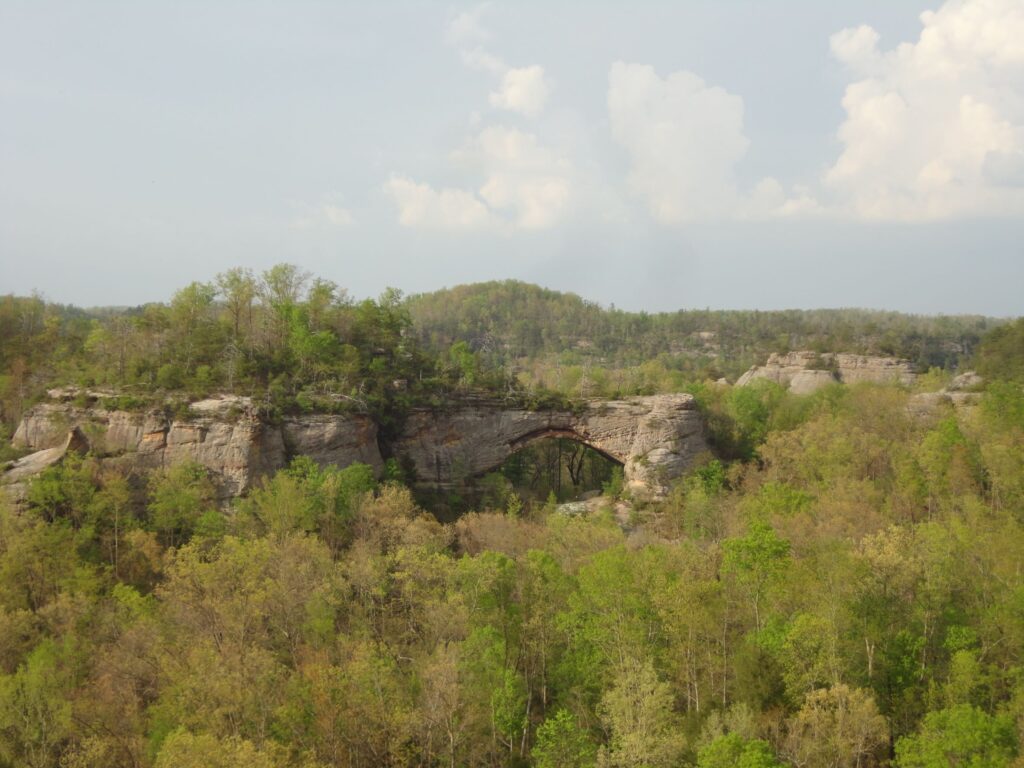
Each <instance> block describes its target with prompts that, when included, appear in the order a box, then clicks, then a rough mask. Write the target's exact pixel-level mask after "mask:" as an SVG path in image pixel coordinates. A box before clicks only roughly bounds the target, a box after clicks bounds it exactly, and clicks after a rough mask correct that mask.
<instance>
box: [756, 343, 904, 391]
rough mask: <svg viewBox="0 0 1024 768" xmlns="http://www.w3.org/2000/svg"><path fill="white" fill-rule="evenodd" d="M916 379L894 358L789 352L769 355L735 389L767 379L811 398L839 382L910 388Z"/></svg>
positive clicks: (901, 361)
mask: <svg viewBox="0 0 1024 768" xmlns="http://www.w3.org/2000/svg"><path fill="white" fill-rule="evenodd" d="M915 378H916V374H915V373H914V369H913V366H912V365H911V364H910V362H909V361H907V360H899V359H897V358H894V357H872V356H868V355H850V354H845V353H837V354H833V353H831V352H826V353H824V354H820V355H819V354H818V353H816V352H790V353H788V354H785V355H780V354H772V355H769V357H768V360H767V362H765V364H764V365H756V366H754V367H753V368H751V369H750V370H749V371H747V372H746V373H744V374H743V375H742V376H740V378H739V379H738V380H737V381H736V386H738V387H742V386H746V385H747V384H749V383H750V382H752V381H754V380H755V379H768V380H769V381H774V382H775V383H776V384H778V385H780V386H782V387H786V388H787V389H789V390H790V391H791V392H793V393H795V394H798V395H809V394H811V393H812V392H816V391H817V390H819V389H821V388H822V387H824V386H826V385H827V384H831V383H834V382H837V381H838V382H842V383H843V384H858V383H860V382H870V383H873V384H904V385H910V384H913V383H914V379H915Z"/></svg>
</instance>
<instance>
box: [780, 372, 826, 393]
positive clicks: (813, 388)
mask: <svg viewBox="0 0 1024 768" xmlns="http://www.w3.org/2000/svg"><path fill="white" fill-rule="evenodd" d="M836 381H838V379H837V378H836V376H835V374H834V373H832V371H808V370H804V371H797V372H796V373H794V374H793V377H792V378H791V379H790V380H789V391H790V392H792V393H793V394H794V395H810V394H812V393H814V392H817V391H818V390H819V389H821V388H822V387H824V386H826V385H828V384H835V383H836Z"/></svg>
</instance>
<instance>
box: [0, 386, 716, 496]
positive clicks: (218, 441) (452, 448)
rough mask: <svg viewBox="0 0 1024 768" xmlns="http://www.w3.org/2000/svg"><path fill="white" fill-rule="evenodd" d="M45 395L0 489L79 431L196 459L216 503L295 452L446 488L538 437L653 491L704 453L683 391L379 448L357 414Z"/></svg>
mask: <svg viewBox="0 0 1024 768" xmlns="http://www.w3.org/2000/svg"><path fill="white" fill-rule="evenodd" d="M56 399H57V400H58V402H49V403H43V404H41V405H38V406H36V407H34V408H32V409H31V410H30V411H28V412H27V413H26V414H25V416H24V417H23V419H22V421H21V423H20V425H19V426H18V430H17V432H16V434H15V436H14V442H15V444H16V445H18V446H21V447H23V448H27V449H29V450H32V451H36V452H37V453H36V454H33V456H30V457H26V458H25V459H23V460H22V463H19V464H17V465H15V466H14V467H10V468H8V471H7V472H6V473H5V474H4V475H3V478H2V481H3V482H4V483H6V484H12V483H22V482H24V480H25V479H26V478H27V477H29V476H30V475H31V474H33V473H34V472H38V471H41V470H42V469H43V468H45V467H46V466H49V465H51V464H53V463H54V462H56V461H59V460H60V458H61V457H62V456H63V455H64V452H65V451H66V450H68V449H69V448H71V447H74V446H73V444H72V443H71V442H69V437H68V436H69V434H76V435H79V438H78V446H79V447H80V448H82V449H86V450H91V451H92V452H93V453H95V454H97V455H98V456H100V457H101V458H103V460H104V461H108V462H112V463H117V464H122V465H124V464H127V465H128V466H130V467H131V468H138V469H157V468H160V467H165V466H169V465H172V464H175V463H177V462H180V461H185V460H190V461H196V462H198V463H200V464H202V465H203V466H205V467H206V468H207V469H209V470H210V472H211V474H212V476H213V477H214V478H215V480H216V481H217V485H218V488H219V491H220V493H221V495H222V496H223V497H224V498H228V497H231V496H237V495H239V494H242V493H245V492H246V491H247V490H248V489H249V488H251V487H252V486H253V485H254V484H255V483H256V482H257V480H258V479H259V478H260V477H262V476H264V475H267V474H269V473H272V472H274V471H275V470H277V469H279V468H281V467H283V466H285V465H286V464H287V463H288V461H289V460H290V459H291V458H292V457H293V456H297V455H306V456H310V457H312V458H313V459H314V460H316V461H317V462H319V463H320V464H323V465H328V464H332V465H336V466H347V465H349V464H352V463H354V462H363V463H365V464H369V465H370V466H372V467H374V469H377V470H379V469H381V468H382V466H383V463H384V462H383V458H382V450H381V448H382V447H383V449H384V453H385V454H387V455H392V456H395V457H397V458H399V459H401V460H403V463H405V464H406V465H409V466H411V467H412V468H413V469H414V471H415V473H416V480H417V482H418V483H420V484H421V485H424V486H434V487H438V488H447V487H454V486H457V485H459V484H461V483H464V482H466V481H467V480H468V479H470V478H472V477H475V476H478V475H480V474H482V473H485V472H488V471H491V470H493V469H496V468H497V467H499V466H500V465H501V464H502V462H504V461H505V459H507V458H508V457H509V456H510V455H511V454H512V453H514V452H515V451H517V450H519V449H520V448H521V447H523V446H525V445H527V444H529V443H530V442H532V441H534V440H538V439H541V438H545V437H567V438H570V439H573V440H577V441H579V442H582V443H585V444H587V445H590V446H592V447H593V448H595V449H596V450H598V451H600V452H601V453H603V454H605V455H606V456H608V457H609V458H611V459H613V460H614V461H617V462H619V463H621V464H622V465H623V467H624V474H625V479H626V481H627V484H628V485H629V487H630V488H632V489H633V490H634V491H638V492H648V493H651V494H658V493H661V492H662V491H663V490H664V489H665V487H666V485H667V483H668V482H669V481H671V480H672V479H674V478H676V477H679V476H680V475H681V474H682V473H683V472H684V471H685V470H686V469H687V468H688V467H689V466H690V465H691V464H692V463H693V461H694V460H695V458H696V456H697V455H698V454H700V453H701V452H703V451H705V450H707V444H706V442H705V438H704V424H703V420H702V418H701V415H700V414H699V412H698V411H697V409H696V403H695V401H694V399H693V397H692V396H690V395H683V394H676V395H657V396H652V397H634V398H629V399H626V400H616V401H599V400H595V401H591V402H588V403H586V404H585V406H584V407H582V408H581V409H579V410H577V411H530V410H526V409H523V408H519V407H513V406H510V405H507V404H505V403H503V402H502V401H500V400H495V399H488V398H462V399H458V400H454V401H452V402H451V403H449V404H448V405H447V406H446V407H445V408H442V409H435V410H414V411H412V412H411V413H409V414H408V416H407V418H406V420H405V424H404V428H403V429H402V430H401V431H400V433H399V434H398V435H397V436H395V437H394V438H393V439H392V440H391V441H390V442H389V443H388V444H387V445H384V446H381V445H380V444H379V443H380V441H379V439H378V430H377V425H376V424H375V423H374V421H373V420H372V419H371V418H370V417H369V416H366V415H363V414H340V415H338V414H330V415H328V414H310V415H302V416H295V417H290V418H286V419H284V420H283V421H281V422H280V423H270V422H268V421H266V420H264V419H261V418H260V417H259V416H258V414H257V413H256V411H255V410H254V409H253V407H252V404H251V403H250V402H249V401H248V400H247V399H245V398H238V397H221V398H212V399H210V400H204V401H200V402H196V403H192V404H191V405H190V406H189V408H188V411H187V413H185V414H183V415H181V416H175V417H169V416H168V415H166V414H165V413H164V412H163V411H161V410H150V411H146V412H128V411H118V410H112V411H111V410H106V409H105V408H99V407H81V406H77V405H74V404H72V403H70V402H62V401H61V400H62V399H64V400H66V398H56Z"/></svg>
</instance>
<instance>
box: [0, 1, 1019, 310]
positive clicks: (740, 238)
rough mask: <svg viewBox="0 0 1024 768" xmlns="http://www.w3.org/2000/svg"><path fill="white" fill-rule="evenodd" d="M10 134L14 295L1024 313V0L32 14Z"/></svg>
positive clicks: (72, 7)
mask: <svg viewBox="0 0 1024 768" xmlns="http://www.w3.org/2000/svg"><path fill="white" fill-rule="evenodd" d="M0 114H2V115H3V116H4V118H3V120H0V292H12V291H13V292H16V293H27V292H29V291H32V290H38V291H40V292H42V293H43V294H44V295H45V296H47V297H48V298H50V299H52V300H55V301H61V302H72V303H77V304H83V305H95V304H129V303H140V302H143V301H152V300H166V299H167V298H169V297H170V295H171V294H172V292H173V291H174V290H175V289H176V288H178V287H181V286H183V285H184V284H186V283H188V282H190V281H191V280H197V279H198V280H209V279H211V278H212V277H213V276H214V275H215V274H216V273H217V272H220V271H223V270H225V269H227V268H229V267H232V266H237V265H244V266H250V267H252V268H253V269H255V270H260V269H264V268H266V267H269V266H270V265H272V264H274V263H277V262H280V261H289V262H292V263H296V264H299V265H300V266H302V267H304V268H306V269H308V270H311V271H313V272H314V273H316V274H318V275H321V276H323V277H326V278H329V279H331V280H334V281H335V282H337V283H338V284H339V285H341V286H344V287H346V288H347V289H348V290H349V291H350V293H352V294H353V295H355V296H365V295H375V294H377V293H379V292H380V291H381V290H382V289H383V288H384V287H385V286H389V285H391V286H396V287H399V288H401V289H403V290H405V291H406V292H418V291H425V290H431V289H434V288H440V287H442V286H446V285H455V284H458V283H463V282H471V281H478V280H487V279H500V278H506V277H512V278H517V279H522V280H528V281H532V282H538V283H541V284H544V285H547V286H550V287H554V288H559V289H563V290H572V291H575V292H577V293H579V294H581V295H583V296H585V297H586V298H589V299H593V300H596V301H600V302H602V303H605V304H608V303H614V304H616V306H620V307H623V308H629V309H647V310H650V311H654V310H663V309H676V308H682V307H721V308H732V307H736V308H741V307H742V308H762V309H772V308H782V307H822V306H862V307H880V308H890V309H898V310H903V311H911V312H929V313H959V312H981V313H987V314H994V315H1019V314H1021V313H1022V311H1024V310H1022V304H1024V302H1022V299H1021V294H1022V292H1021V286H1024V246H1022V243H1024V2H1022V0H961V1H959V2H953V1H951V2H947V3H939V2H911V1H910V0H903V1H900V2H892V1H890V2H872V1H870V0H868V1H859V2H829V3H822V2H817V1H815V2H810V1H807V2H772V3H764V2H737V1H734V0H726V1H725V2H715V3H712V2H671V3H669V2H663V3H652V2H647V3H611V2H588V3H583V2H576V3H568V2H564V3H550V2H549V3H539V2H535V3H534V2H517V3H502V2H490V3H486V4H483V5H471V4H465V5H460V4H448V3H432V2H381V3H365V4H356V3H337V2H320V3H314V2H289V3H268V2H234V3H228V2H174V3H171V2H165V3H158V2H153V3H135V2H121V3H115V2H95V3H89V4H85V3H79V2H45V1H36V2H14V1H12V0H8V1H7V2H3V3H2V4H0Z"/></svg>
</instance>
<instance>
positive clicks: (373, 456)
mask: <svg viewBox="0 0 1024 768" xmlns="http://www.w3.org/2000/svg"><path fill="white" fill-rule="evenodd" d="M281 433H282V437H283V440H284V446H285V449H286V450H287V452H288V454H289V455H292V456H299V455H301V456H309V457H310V458H312V459H313V460H314V461H316V462H317V463H319V464H322V465H327V464H334V465H336V466H339V467H345V466H348V465H349V464H354V463H355V462H362V463H363V464H369V465H370V466H371V467H373V468H374V469H375V470H378V471H379V470H380V469H381V468H382V467H383V465H384V461H383V459H382V458H381V455H380V449H379V448H378V446H377V425H376V424H375V423H374V422H373V420H372V419H371V418H370V417H369V416H361V415H351V416H350V415H315V414H314V415H309V416H300V417H295V418H289V419H285V420H284V423H283V424H282V425H281Z"/></svg>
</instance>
